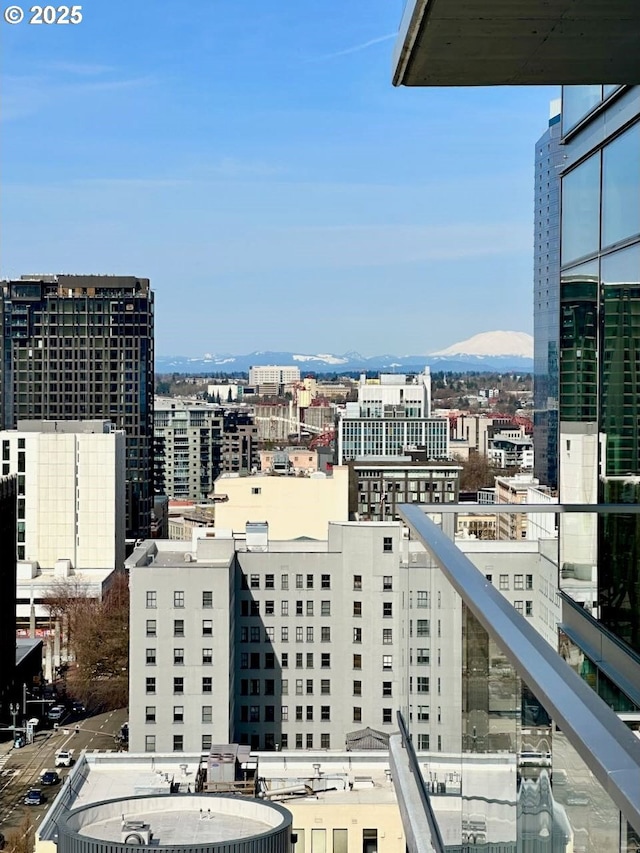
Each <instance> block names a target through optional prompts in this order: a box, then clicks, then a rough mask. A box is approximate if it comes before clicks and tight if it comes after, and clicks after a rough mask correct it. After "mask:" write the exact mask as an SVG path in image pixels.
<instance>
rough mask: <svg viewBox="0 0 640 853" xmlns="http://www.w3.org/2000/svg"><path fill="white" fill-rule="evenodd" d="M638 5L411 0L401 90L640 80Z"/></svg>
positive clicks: (397, 75) (397, 71) (399, 69)
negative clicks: (418, 87)
mask: <svg viewBox="0 0 640 853" xmlns="http://www.w3.org/2000/svg"><path fill="white" fill-rule="evenodd" d="M639 31H640V3H638V2H637V0H517V2H514V0H407V3H406V7H405V11H404V14H403V17H402V22H401V25H400V32H399V34H398V39H397V41H396V45H395V51H394V58H393V84H394V86H501V85H507V86H508V85H558V84H564V85H584V84H592V83H637V82H640V59H639V58H638V57H639V52H638V32H639Z"/></svg>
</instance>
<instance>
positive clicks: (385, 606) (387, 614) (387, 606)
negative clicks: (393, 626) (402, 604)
mask: <svg viewBox="0 0 640 853" xmlns="http://www.w3.org/2000/svg"><path fill="white" fill-rule="evenodd" d="M392 616H393V604H392V603H391V602H390V601H383V602H382V617H383V619H389V618H391V617H392Z"/></svg>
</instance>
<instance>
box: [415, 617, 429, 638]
mask: <svg viewBox="0 0 640 853" xmlns="http://www.w3.org/2000/svg"><path fill="white" fill-rule="evenodd" d="M430 633H431V628H430V626H429V620H428V619H417V620H416V635H417V636H418V637H428V636H429V635H430Z"/></svg>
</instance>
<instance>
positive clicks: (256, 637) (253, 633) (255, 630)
mask: <svg viewBox="0 0 640 853" xmlns="http://www.w3.org/2000/svg"><path fill="white" fill-rule="evenodd" d="M202 634H203V636H205V637H206V636H208V635H207V634H206V633H205V631H204V630H203V631H202ZM249 637H250V639H251V642H252V643H259V642H260V627H259V626H258V625H254V626H252V627H251V628H250V629H249Z"/></svg>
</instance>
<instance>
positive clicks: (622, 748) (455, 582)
mask: <svg viewBox="0 0 640 853" xmlns="http://www.w3.org/2000/svg"><path fill="white" fill-rule="evenodd" d="M425 511H433V510H432V508H431V507H416V506H412V505H410V504H401V505H400V506H399V507H398V512H399V514H400V516H401V518H402V519H403V520H404V521H405V522H406V524H407V525H408V526H409V528H410V529H411V532H412V534H413V535H414V536H415V537H416V538H417V539H418V540H419V541H420V542H421V543H422V544H423V545H424V547H425V548H426V549H427V551H428V552H429V553H430V554H431V556H432V557H433V559H434V561H435V562H436V563H437V565H438V566H439V567H440V569H441V571H442V573H443V574H444V576H445V577H446V578H447V580H448V581H449V583H450V584H451V585H452V587H453V588H454V589H455V591H456V592H457V593H458V594H459V595H460V596H461V598H462V600H463V601H464V603H465V604H466V606H467V607H468V608H469V610H470V611H471V613H473V615H474V616H475V617H476V619H477V620H478V622H479V623H480V624H481V625H482V627H483V628H484V629H485V631H486V632H487V633H488V634H489V636H491V637H492V638H493V639H494V640H495V641H496V642H497V643H498V645H499V646H500V647H501V649H502V651H503V653H504V654H505V655H506V657H507V658H508V659H509V660H510V661H511V663H512V664H513V665H514V667H515V668H516V670H517V672H518V674H519V675H520V676H521V677H522V678H523V679H524V681H525V682H526V684H527V686H528V687H529V688H530V689H531V690H532V691H533V693H534V694H535V695H536V696H537V698H538V699H539V700H540V701H541V702H542V704H543V705H544V707H545V709H546V711H547V712H548V713H549V714H550V716H551V717H552V719H553V720H554V722H555V723H556V724H557V725H559V726H560V728H561V729H562V731H563V733H564V734H565V735H566V737H567V740H568V741H569V743H570V744H571V745H572V747H573V748H574V749H575V750H576V752H577V753H578V755H579V756H580V757H581V758H582V760H583V761H584V763H585V764H586V765H587V767H588V768H589V769H590V770H591V772H592V773H593V775H594V776H595V777H596V779H597V780H598V782H599V783H600V785H601V786H602V787H603V789H604V790H605V791H606V792H607V794H608V795H609V796H610V798H611V799H612V800H613V802H614V803H615V805H616V807H617V808H618V809H619V810H620V811H621V812H622V814H623V815H624V817H625V818H626V819H627V821H628V822H629V823H630V824H631V826H632V827H633V828H634V829H635V831H636V832H640V740H638V738H636V737H635V736H634V735H633V733H632V732H631V731H630V730H629V729H628V728H627V726H626V725H625V724H624V723H623V722H622V721H621V720H620V719H619V718H618V717H617V715H616V714H615V713H614V712H613V711H612V710H611V709H610V708H609V707H608V706H607V705H606V704H605V703H604V702H603V701H602V699H600V697H599V696H598V695H597V694H596V693H595V692H594V691H593V690H592V689H591V688H590V687H589V686H588V685H587V684H585V682H584V681H583V680H582V679H581V678H580V677H579V676H578V675H577V673H575V672H574V671H573V670H572V669H571V667H570V666H569V665H568V664H567V663H566V662H565V661H564V660H562V658H561V657H560V655H558V654H557V652H555V651H554V649H553V648H552V647H551V646H550V645H549V643H547V641H546V640H545V639H544V638H543V637H542V636H541V635H540V634H539V633H538V632H537V631H536V630H535V628H533V626H532V625H531V624H530V623H529V622H527V620H526V619H525V618H524V617H523V616H522V615H521V614H520V613H518V612H517V611H516V609H515V608H514V607H513V605H512V604H511V603H510V602H509V601H508V600H507V599H506V598H504V597H503V596H502V595H501V594H500V593H499V592H498V590H496V589H495V588H494V586H493V585H492V584H491V583H489V581H487V579H486V578H485V576H484V575H483V574H482V572H480V571H479V570H478V569H477V568H476V567H475V566H474V565H473V563H472V562H471V561H470V560H469V559H468V557H467V556H466V555H465V554H463V553H462V551H460V549H459V548H458V547H457V546H456V545H455V544H454V542H453V541H452V540H451V539H449V537H448V536H446V534H445V533H444V532H443V531H442V530H441V529H440V528H439V527H438V526H437V525H436V524H435V523H434V522H433V521H431V520H430V519H429V518H427V516H426V515H425Z"/></svg>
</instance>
